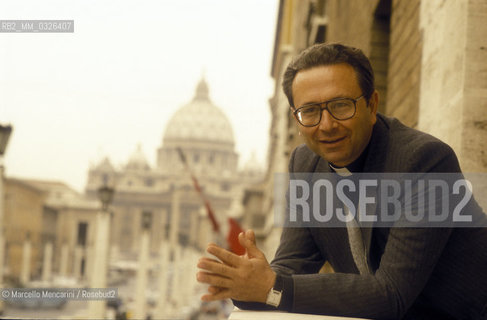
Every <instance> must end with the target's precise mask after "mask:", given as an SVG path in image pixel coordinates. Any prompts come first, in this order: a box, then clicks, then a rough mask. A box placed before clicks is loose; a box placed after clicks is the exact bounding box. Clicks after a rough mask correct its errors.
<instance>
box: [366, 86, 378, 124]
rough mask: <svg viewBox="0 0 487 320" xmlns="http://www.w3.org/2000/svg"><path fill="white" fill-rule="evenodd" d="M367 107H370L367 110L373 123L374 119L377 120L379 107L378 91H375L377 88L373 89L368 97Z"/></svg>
mask: <svg viewBox="0 0 487 320" xmlns="http://www.w3.org/2000/svg"><path fill="white" fill-rule="evenodd" d="M368 107H369V108H370V110H369V111H370V117H371V120H372V123H373V124H375V121H376V120H377V117H376V115H377V111H378V109H379V92H377V90H374V92H373V93H372V96H371V97H370V99H369V105H368Z"/></svg>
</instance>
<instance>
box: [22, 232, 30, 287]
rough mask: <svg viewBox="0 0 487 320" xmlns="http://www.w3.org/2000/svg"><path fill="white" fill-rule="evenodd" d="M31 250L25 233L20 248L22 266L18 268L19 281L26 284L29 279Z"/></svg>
mask: <svg viewBox="0 0 487 320" xmlns="http://www.w3.org/2000/svg"><path fill="white" fill-rule="evenodd" d="M31 252H32V244H31V242H30V237H29V235H27V237H26V239H25V240H24V245H23V249H22V268H21V269H20V283H22V284H23V285H27V284H28V283H29V281H30V260H31Z"/></svg>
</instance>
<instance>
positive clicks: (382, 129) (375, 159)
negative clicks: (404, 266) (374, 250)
mask: <svg viewBox="0 0 487 320" xmlns="http://www.w3.org/2000/svg"><path fill="white" fill-rule="evenodd" d="M388 150H389V126H388V124H387V122H386V120H385V119H384V117H383V116H382V115H380V114H378V115H377V122H376V123H375V125H374V129H373V131H372V136H371V138H370V146H369V153H368V155H367V158H366V160H365V164H364V170H363V172H364V173H384V172H385V171H386V169H387V168H386V161H385V159H386V155H387V153H388ZM376 194H379V192H378V191H377V190H376ZM376 199H378V198H376ZM370 208H371V210H370V212H374V213H375V212H376V210H377V201H376V203H375V204H373V205H370ZM369 214H370V213H369ZM361 229H362V236H363V239H364V246H365V249H366V252H367V259H368V262H369V266H371V263H370V247H371V240H372V231H373V228H372V226H370V225H369V226H364V227H362V228H361Z"/></svg>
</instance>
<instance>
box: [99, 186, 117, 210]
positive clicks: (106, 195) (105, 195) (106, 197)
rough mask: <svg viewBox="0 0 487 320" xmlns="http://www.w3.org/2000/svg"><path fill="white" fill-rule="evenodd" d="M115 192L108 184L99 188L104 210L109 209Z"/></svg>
mask: <svg viewBox="0 0 487 320" xmlns="http://www.w3.org/2000/svg"><path fill="white" fill-rule="evenodd" d="M114 192H115V190H114V189H113V188H110V187H109V186H106V185H104V186H102V187H100V188H98V199H100V201H101V208H102V210H103V211H104V212H106V211H107V210H108V206H109V205H110V204H111V203H112V201H113V194H114Z"/></svg>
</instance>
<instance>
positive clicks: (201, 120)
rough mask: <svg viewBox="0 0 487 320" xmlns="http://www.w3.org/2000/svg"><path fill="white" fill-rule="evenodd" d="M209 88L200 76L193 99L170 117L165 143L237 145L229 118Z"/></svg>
mask: <svg viewBox="0 0 487 320" xmlns="http://www.w3.org/2000/svg"><path fill="white" fill-rule="evenodd" d="M208 91H209V90H208V85H207V84H206V81H205V79H201V81H200V83H199V84H198V86H197V88H196V93H195V96H194V98H193V100H192V101H191V102H190V103H188V104H186V105H184V106H183V107H181V108H180V109H179V110H178V111H177V112H176V113H175V114H174V115H173V117H172V118H171V120H169V122H168V124H167V127H166V132H165V134H164V139H163V140H164V142H169V141H171V142H176V141H181V140H183V141H207V142H217V143H225V144H230V145H232V146H233V145H234V137H233V130H232V126H231V124H230V121H229V120H228V118H227V116H226V115H225V114H224V113H223V112H222V111H221V110H220V109H219V108H218V107H217V106H215V105H214V104H213V103H212V102H211V100H210V98H209V92H208Z"/></svg>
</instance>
